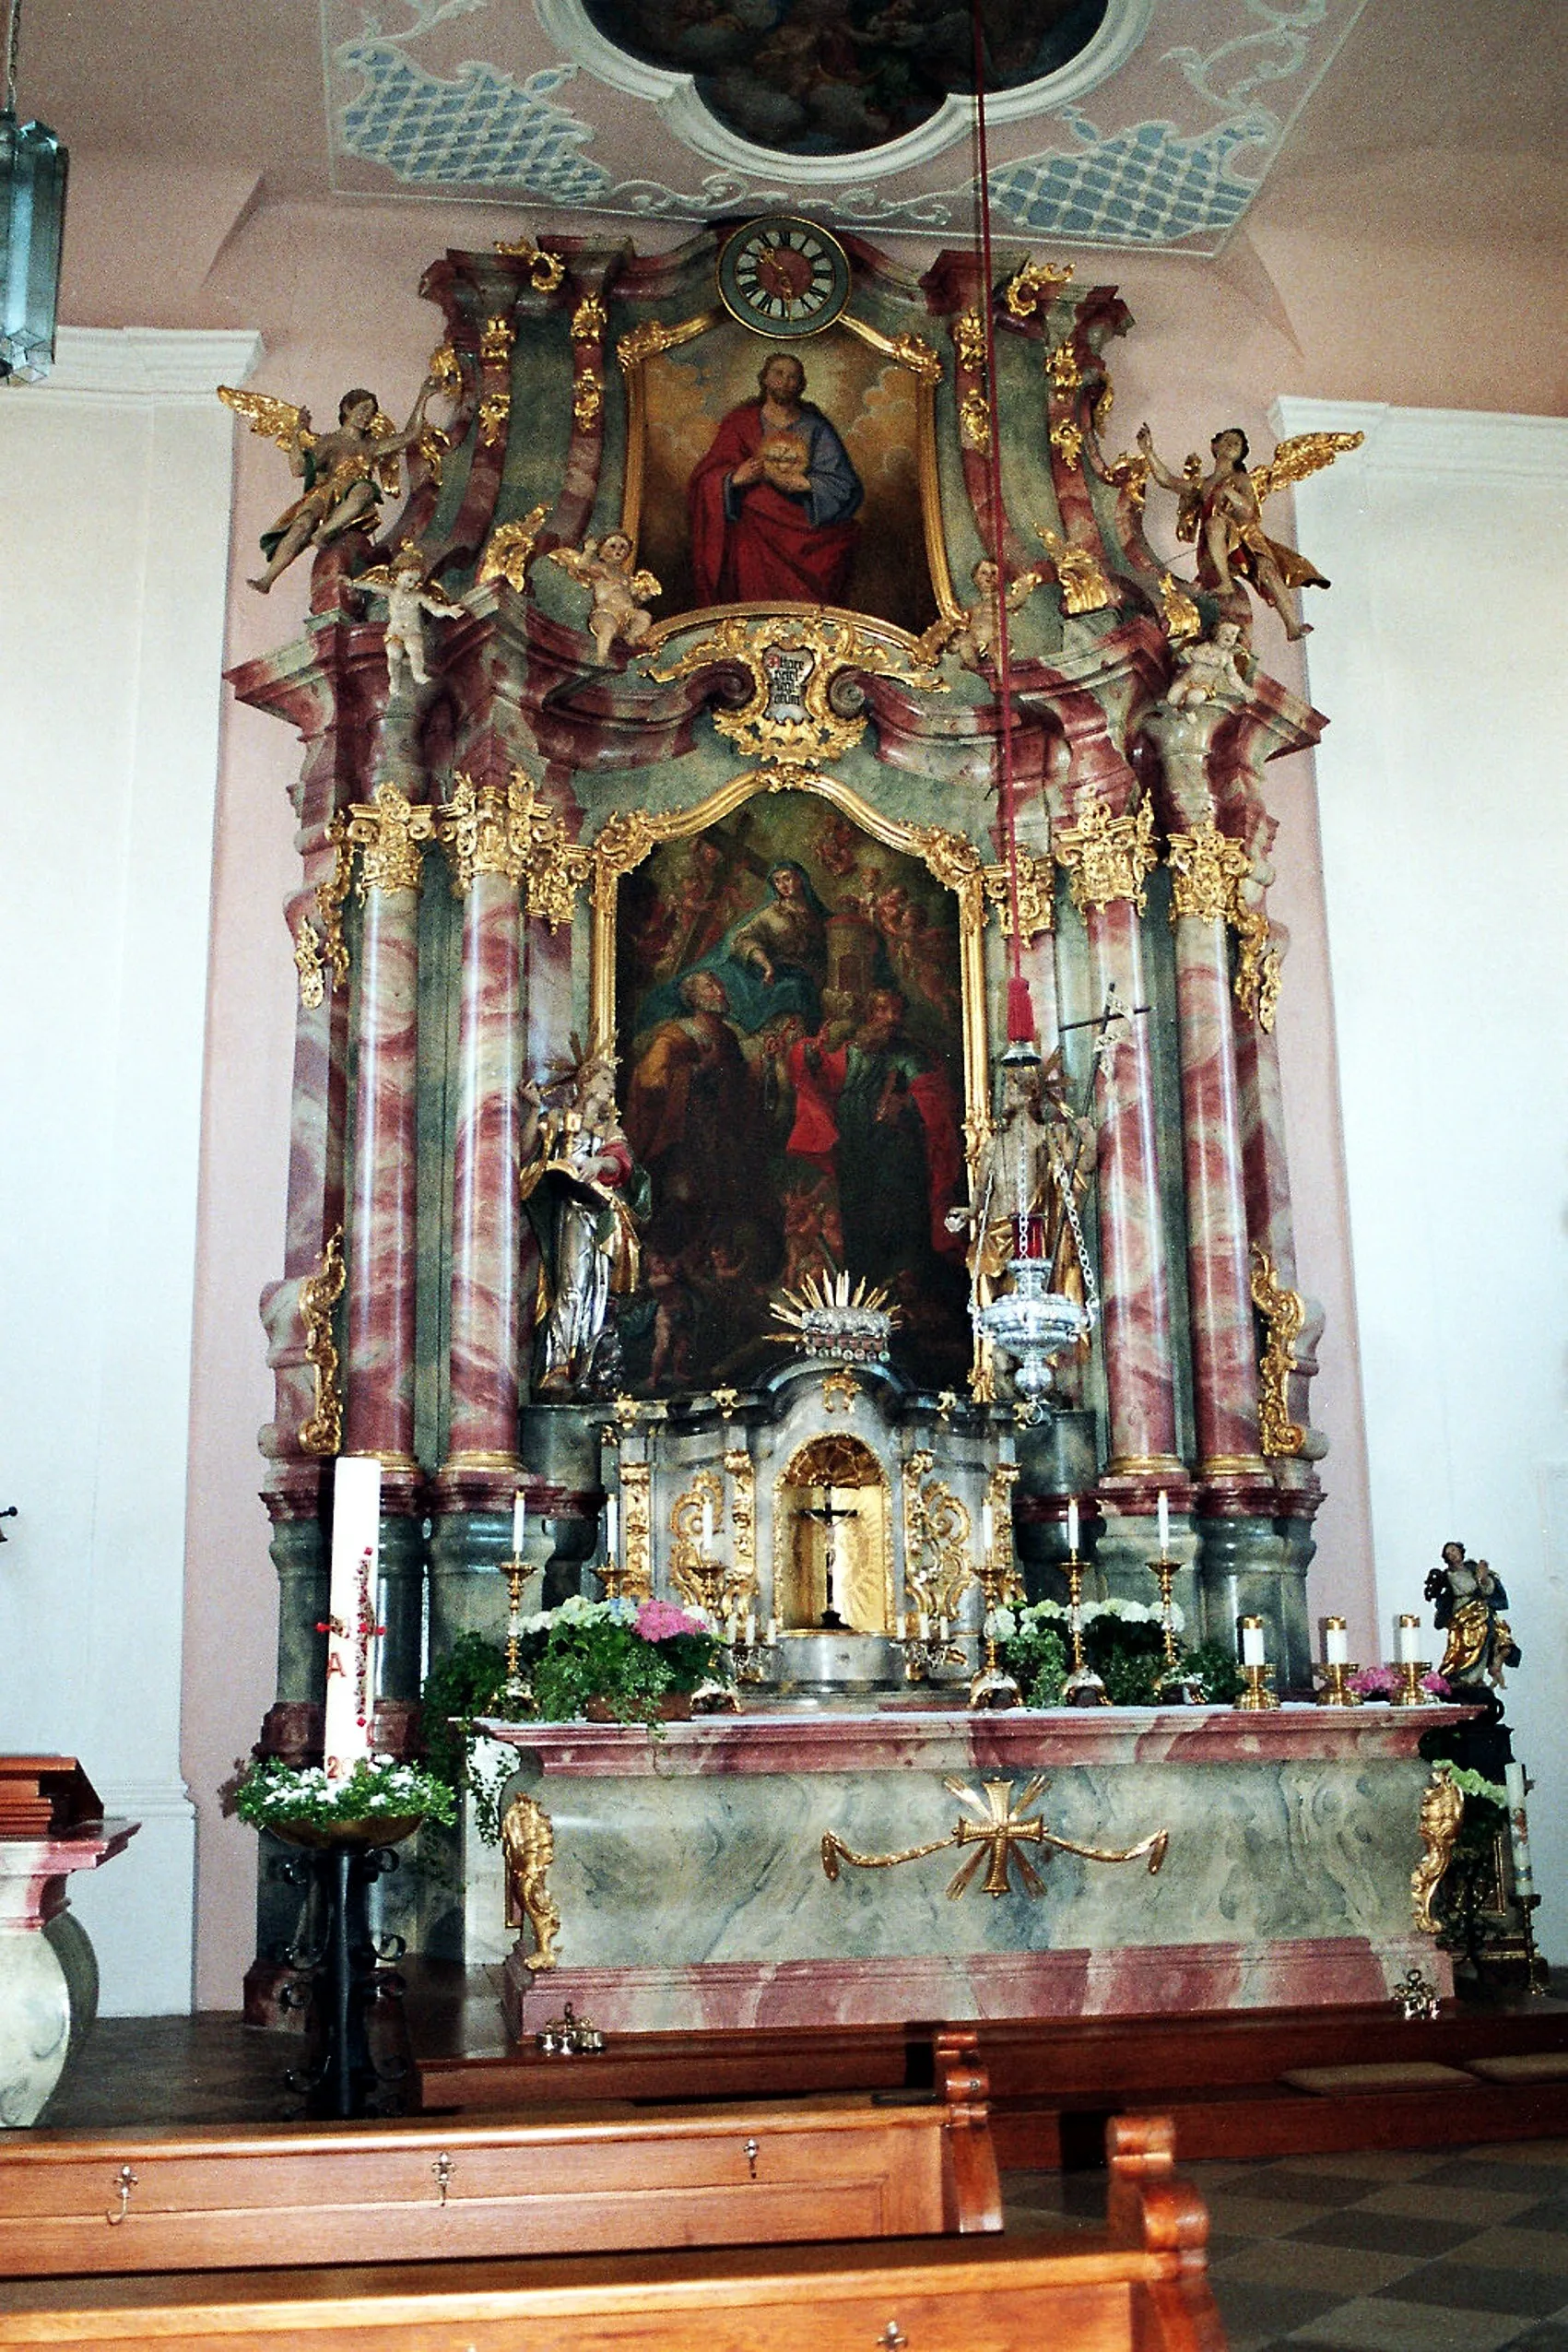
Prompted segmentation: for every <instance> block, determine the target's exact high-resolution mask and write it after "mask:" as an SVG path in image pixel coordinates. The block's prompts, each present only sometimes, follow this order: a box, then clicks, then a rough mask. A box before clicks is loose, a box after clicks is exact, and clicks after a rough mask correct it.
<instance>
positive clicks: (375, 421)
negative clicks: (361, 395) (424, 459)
mask: <svg viewBox="0 0 1568 2352" xmlns="http://www.w3.org/2000/svg"><path fill="white" fill-rule="evenodd" d="M371 436H372V438H373V439H374V440H376V441H395V440H396V438H397V427H396V425H395V423H394V422H393V420H392V419H391V418H390V417H389V416H388V415H387V413H386V410H385V409H384V408H378V409H377V410H376V412H375V415H374V416H373V417H372V418H371ZM400 463H401V452H399V451H397V450H394V451H393V452H392V454H391V455H390V456H387V457H377V458H375V459H373V460H372V469H373V471H374V474H375V478H376V481H377V483H378V484H379V485H380V487H381V489H382V490H384V491H385V493H386V495H387V497H388V498H395V497H396V495H397V490H398V485H399V483H400V482H401V481H402V479H403V477H402V475H401V474H400V473H399V472H398V470H397V469H398V467H399V465H400Z"/></svg>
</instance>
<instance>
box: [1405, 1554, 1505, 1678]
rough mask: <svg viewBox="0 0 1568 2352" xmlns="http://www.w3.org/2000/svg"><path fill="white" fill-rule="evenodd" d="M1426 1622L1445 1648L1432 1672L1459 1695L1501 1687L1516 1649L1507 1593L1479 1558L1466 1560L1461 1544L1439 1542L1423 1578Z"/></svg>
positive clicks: (1498, 1579)
mask: <svg viewBox="0 0 1568 2352" xmlns="http://www.w3.org/2000/svg"><path fill="white" fill-rule="evenodd" d="M1425 1591H1426V1598H1427V1599H1428V1600H1429V1601H1431V1602H1432V1623H1433V1625H1435V1626H1436V1627H1437V1629H1438V1631H1439V1633H1446V1635H1447V1637H1448V1646H1447V1648H1446V1649H1444V1653H1443V1663H1442V1664H1441V1666H1440V1667H1439V1668H1438V1670H1437V1671H1438V1672H1439V1673H1440V1674H1441V1675H1442V1677H1443V1679H1444V1682H1445V1683H1447V1684H1451V1685H1452V1686H1453V1687H1454V1688H1455V1689H1456V1690H1459V1691H1467V1690H1468V1691H1474V1692H1475V1693H1476V1694H1477V1695H1478V1696H1480V1695H1482V1693H1483V1689H1484V1685H1485V1684H1487V1683H1491V1684H1492V1686H1493V1688H1494V1689H1497V1690H1501V1689H1502V1688H1503V1668H1504V1667H1505V1666H1516V1665H1517V1664H1518V1663H1519V1660H1520V1656H1521V1654H1522V1653H1521V1651H1520V1649H1519V1645H1518V1643H1517V1642H1516V1641H1515V1638H1514V1636H1513V1632H1512V1630H1511V1628H1510V1626H1509V1624H1508V1620H1507V1618H1506V1617H1505V1616H1504V1615H1503V1611H1504V1609H1506V1608H1507V1606H1508V1595H1507V1593H1506V1592H1505V1591H1504V1590H1503V1580H1502V1578H1500V1577H1494V1576H1493V1575H1492V1573H1491V1569H1490V1568H1489V1567H1488V1566H1487V1564H1486V1562H1485V1561H1484V1560H1471V1559H1468V1558H1467V1557H1466V1554H1465V1547H1464V1545H1463V1544H1462V1543H1445V1544H1444V1547H1443V1566H1441V1567H1440V1568H1433V1569H1432V1571H1431V1573H1430V1574H1429V1575H1428V1577H1427V1580H1426V1587H1425Z"/></svg>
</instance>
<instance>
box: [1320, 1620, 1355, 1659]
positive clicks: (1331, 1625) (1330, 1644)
mask: <svg viewBox="0 0 1568 2352" xmlns="http://www.w3.org/2000/svg"><path fill="white" fill-rule="evenodd" d="M1323 1657H1324V1662H1325V1664H1326V1665H1329V1666H1348V1665H1349V1664H1350V1635H1349V1634H1348V1633H1347V1632H1346V1631H1345V1620H1344V1618H1343V1617H1325V1619H1324V1621H1323Z"/></svg>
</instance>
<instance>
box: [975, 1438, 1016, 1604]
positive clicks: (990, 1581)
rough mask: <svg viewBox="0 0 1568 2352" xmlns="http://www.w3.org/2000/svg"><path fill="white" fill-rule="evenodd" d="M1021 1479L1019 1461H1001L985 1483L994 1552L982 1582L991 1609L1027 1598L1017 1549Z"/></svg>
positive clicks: (986, 1602)
mask: <svg viewBox="0 0 1568 2352" xmlns="http://www.w3.org/2000/svg"><path fill="white" fill-rule="evenodd" d="M1018 1480H1019V1469H1018V1464H1017V1462H997V1463H996V1465H995V1466H994V1468H993V1470H992V1471H991V1475H990V1477H989V1478H988V1479H987V1480H986V1482H985V1495H986V1499H987V1501H988V1502H989V1503H990V1506H991V1554H990V1559H989V1562H988V1564H987V1567H986V1572H985V1573H984V1575H983V1576H982V1578H981V1579H980V1581H981V1584H982V1586H983V1587H984V1592H985V1605H986V1607H987V1608H988V1609H995V1608H1004V1609H1005V1608H1007V1607H1008V1606H1009V1604H1010V1603H1012V1602H1013V1601H1021V1600H1022V1599H1023V1597H1024V1592H1023V1578H1021V1577H1020V1574H1019V1572H1018V1561H1017V1558H1016V1556H1015V1554H1014V1551H1013V1488H1014V1487H1015V1486H1016V1485H1017V1484H1018Z"/></svg>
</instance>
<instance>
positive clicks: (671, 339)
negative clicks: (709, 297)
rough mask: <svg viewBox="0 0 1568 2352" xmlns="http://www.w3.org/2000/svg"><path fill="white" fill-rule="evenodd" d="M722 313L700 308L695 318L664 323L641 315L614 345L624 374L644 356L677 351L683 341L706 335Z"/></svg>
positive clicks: (638, 364)
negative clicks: (671, 324)
mask: <svg viewBox="0 0 1568 2352" xmlns="http://www.w3.org/2000/svg"><path fill="white" fill-rule="evenodd" d="M723 316H724V313H723V312H722V311H700V312H699V313H697V315H696V317H695V318H683V319H681V320H680V321H679V323H678V325H674V326H666V325H665V322H664V320H663V319H659V318H644V319H640V320H639V321H638V323H637V325H635V326H629V327H628V328H627V330H626V333H625V334H624V335H623V336H622V337H620V339H619V342H618V343H617V345H616V347H615V356H616V359H617V360H618V361H619V366H620V370H621V372H622V374H623V375H626V374H630V373H631V370H632V369H633V368H640V367H641V366H642V365H643V360H654V359H657V358H658V356H659V354H660V352H661V351H678V349H680V347H681V345H682V344H683V343H692V342H695V341H696V339H697V337H698V336H699V335H706V333H707V332H708V329H709V328H710V327H711V326H716V325H718V323H719V321H720V319H721V318H722V317H723Z"/></svg>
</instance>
